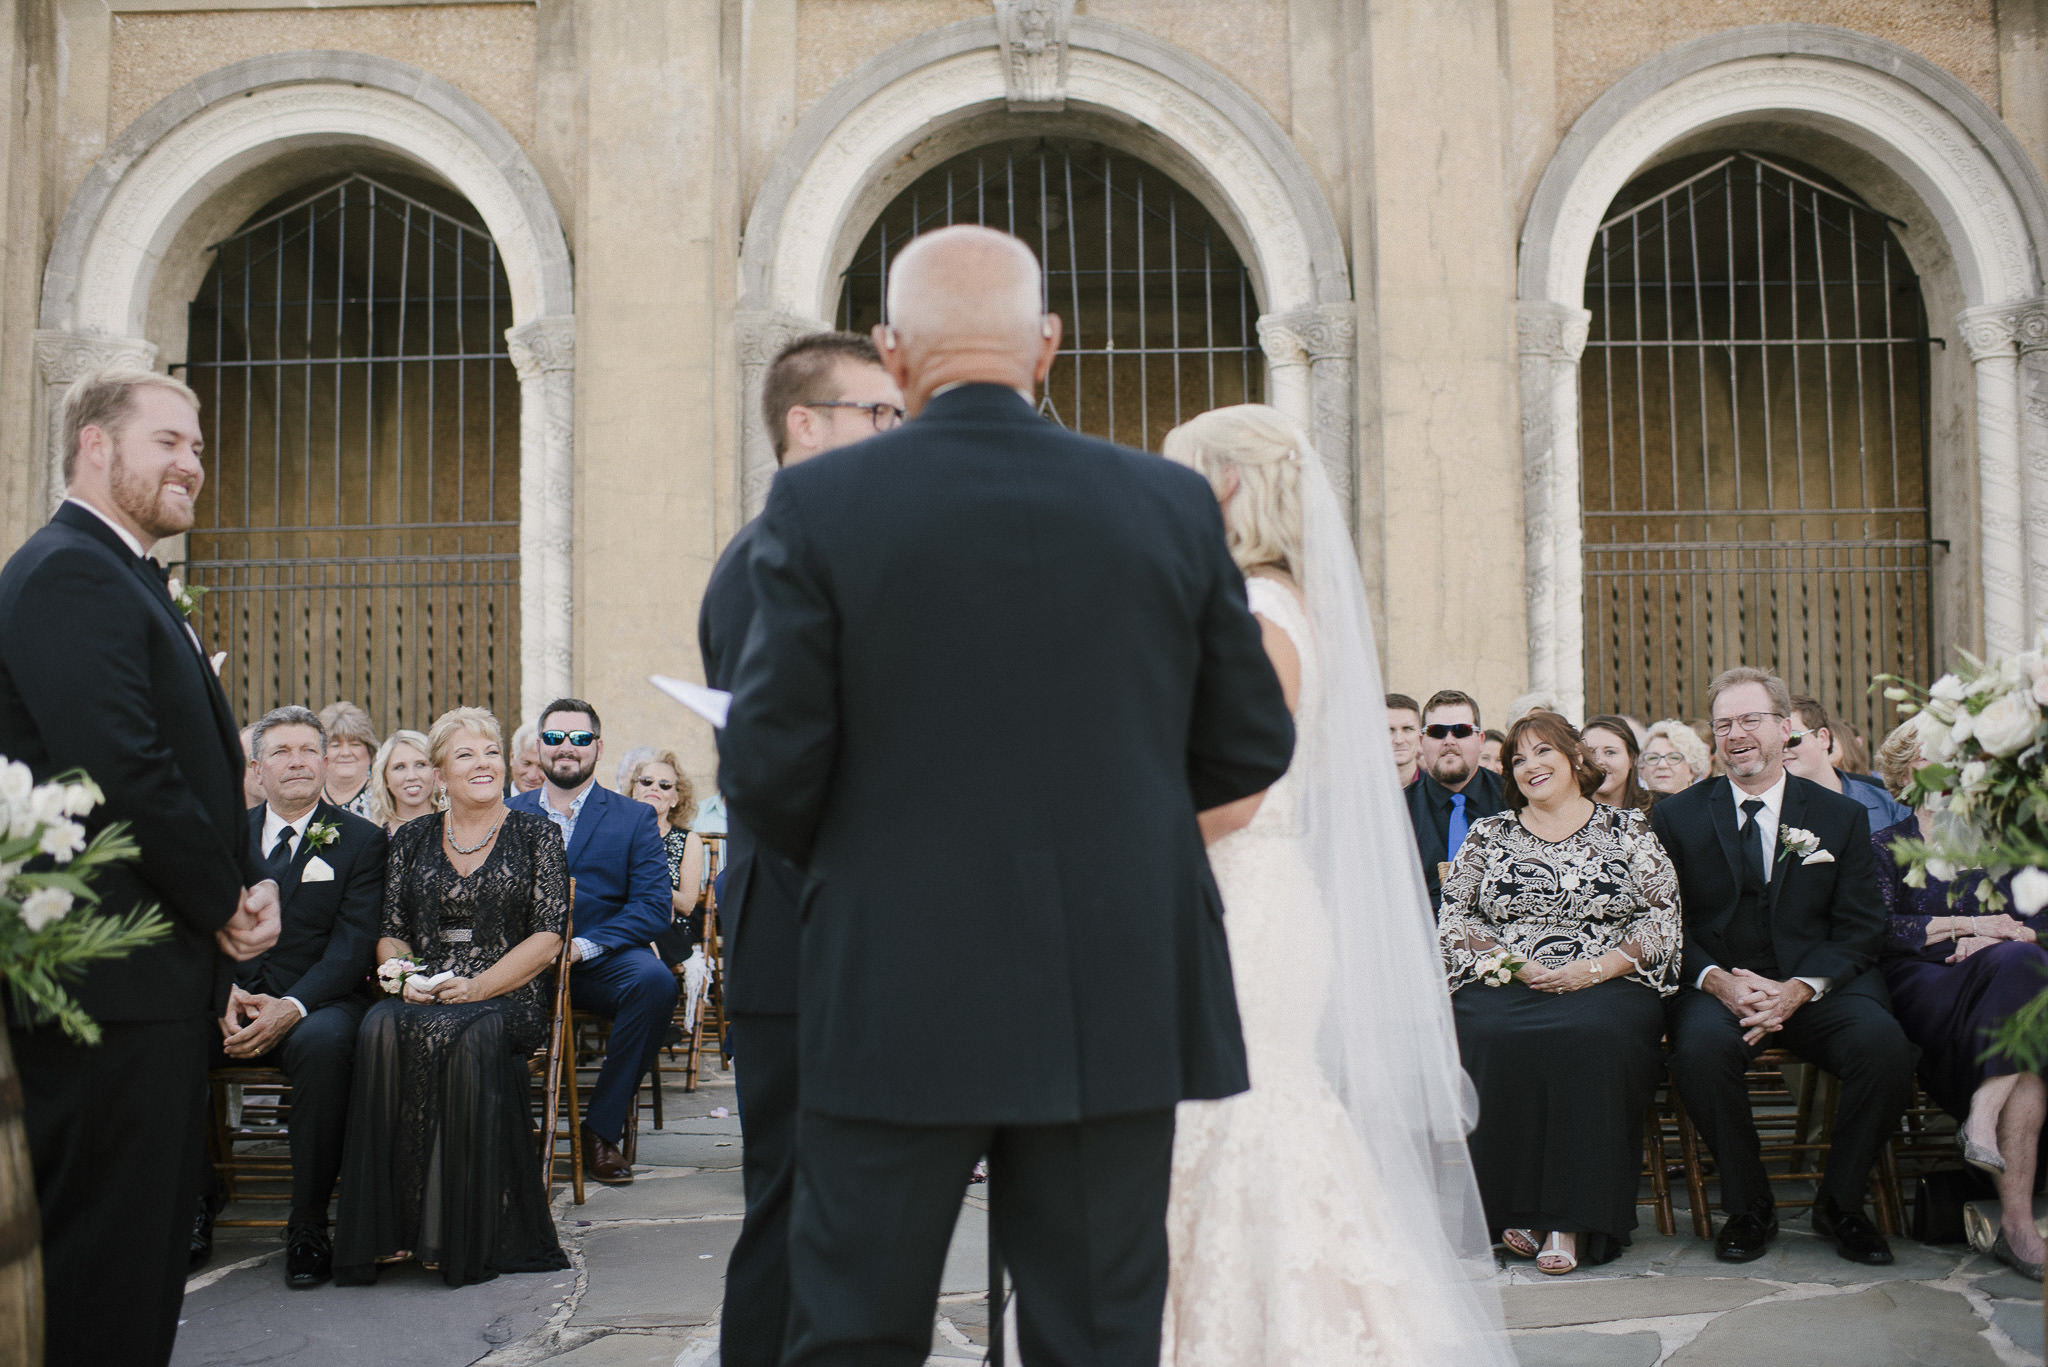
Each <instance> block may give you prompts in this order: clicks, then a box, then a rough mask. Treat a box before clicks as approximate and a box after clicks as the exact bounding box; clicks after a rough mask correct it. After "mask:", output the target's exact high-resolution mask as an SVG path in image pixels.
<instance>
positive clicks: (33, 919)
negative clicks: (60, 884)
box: [21, 888, 71, 930]
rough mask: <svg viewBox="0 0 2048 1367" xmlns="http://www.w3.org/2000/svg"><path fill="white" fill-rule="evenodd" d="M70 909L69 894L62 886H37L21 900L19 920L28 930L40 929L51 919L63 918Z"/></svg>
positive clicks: (59, 919) (58, 919)
mask: <svg viewBox="0 0 2048 1367" xmlns="http://www.w3.org/2000/svg"><path fill="white" fill-rule="evenodd" d="M70 910H71V894H70V893H68V892H66V891H64V889H62V888H37V889H36V890H35V891H34V892H32V893H30V894H29V895H28V896H27V897H24V898H23V899H22V901H21V920H22V924H24V925H26V926H27V927H28V928H29V929H30V930H41V929H42V928H43V927H44V926H46V925H48V924H50V922H52V921H61V920H63V919H64V913H65V912H67V911H70Z"/></svg>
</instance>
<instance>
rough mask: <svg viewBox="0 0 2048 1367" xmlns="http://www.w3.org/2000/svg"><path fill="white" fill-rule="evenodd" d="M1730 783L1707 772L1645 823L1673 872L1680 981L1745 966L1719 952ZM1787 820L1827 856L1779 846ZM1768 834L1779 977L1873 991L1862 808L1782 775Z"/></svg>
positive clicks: (1730, 903) (1873, 890) (1736, 860)
mask: <svg viewBox="0 0 2048 1367" xmlns="http://www.w3.org/2000/svg"><path fill="white" fill-rule="evenodd" d="M1731 787H1732V785H1731V784H1730V783H1729V781H1728V780H1727V779H1726V778H1711V779H1708V780H1706V781H1705V782H1703V783H1695V784H1694V785H1693V786H1692V787H1690V788H1688V789H1686V790H1685V791H1684V792H1682V793H1674V794H1673V795H1672V796H1670V797H1667V798H1665V799H1664V800H1663V801H1661V802H1659V803H1658V804H1657V805H1656V806H1654V807H1652V808H1651V809H1650V829H1651V830H1652V831H1654V832H1656V835H1657V839H1658V840H1660V841H1662V842H1663V844H1664V849H1665V852H1666V853H1668V854H1669V855H1670V856H1671V863H1672V865H1673V866H1674V867H1675V868H1676V869H1677V870H1678V893H1679V902H1680V906H1681V909H1682V911H1683V914H1684V918H1685V965H1684V969H1683V972H1684V980H1685V983H1686V985H1687V986H1691V985H1692V984H1694V983H1696V982H1698V981H1699V977H1700V974H1702V973H1704V972H1706V971H1707V970H1708V969H1709V968H1714V967H1720V968H1750V967H1755V965H1750V964H1740V963H1730V962H1729V961H1728V958H1727V957H1726V955H1727V953H1728V947H1727V946H1728V942H1727V935H1728V928H1729V921H1730V919H1731V918H1732V917H1733V916H1734V914H1735V904H1736V901H1737V899H1738V898H1739V897H1740V895H1741V891H1742V843H1741V836H1740V834H1739V831H1738V816H1737V813H1736V809H1735V799H1734V798H1733V796H1731V794H1730V788H1731ZM1787 826H1797V827H1799V828H1800V829H1802V830H1806V831H1811V832H1812V833H1813V834H1814V835H1815V836H1817V837H1818V838H1819V840H1820V847H1821V849H1823V850H1825V851H1827V852H1828V853H1830V854H1832V855H1833V856H1834V859H1833V860H1832V861H1831V862H1818V863H1806V862H1804V861H1803V860H1802V858H1801V857H1800V856H1799V855H1796V854H1793V853H1792V852H1791V851H1790V850H1787V849H1786V848H1785V845H1784V839H1783V835H1784V831H1785V828H1786V827H1787ZM1778 831H1779V841H1778V847H1777V849H1776V850H1775V851H1773V852H1772V854H1773V859H1772V864H1771V883H1770V892H1769V894H1768V902H1767V905H1768V907H1769V909H1770V917H1771V945H1772V953H1773V954H1774V955H1775V956H1776V958H1777V961H1778V971H1779V972H1780V973H1781V974H1783V975H1784V976H1785V977H1786V978H1831V979H1833V980H1834V981H1833V983H1832V985H1831V990H1832V991H1838V992H1839V991H1858V992H1865V993H1871V994H1874V995H1878V996H1882V995H1883V987H1882V983H1881V980H1880V979H1879V978H1878V977H1877V975H1876V974H1874V973H1869V972H1868V970H1870V969H1871V968H1873V967H1874V966H1875V965H1876V963H1877V950H1878V944H1879V941H1880V940H1881V939H1882V938H1883V935H1884V921H1885V913H1884V900H1883V897H1882V895H1881V894H1880V892H1879V891H1878V885H1877V875H1876V866H1875V864H1874V863H1873V860H1872V855H1871V848H1870V818H1869V816H1868V815H1867V814H1866V813H1865V812H1864V810H1863V804H1862V803H1860V802H1858V801H1856V799H1854V798H1852V797H1844V796H1842V795H1841V794H1840V793H1831V792H1829V791H1828V790H1827V789H1825V788H1823V787H1821V786H1820V785H1819V784H1818V783H1810V782H1808V781H1807V780H1806V779H1803V778H1799V777H1797V776H1795V775H1787V776H1786V779H1785V805H1784V807H1783V808H1782V809H1781V810H1780V811H1779V813H1778ZM1866 975H1867V977H1866Z"/></svg>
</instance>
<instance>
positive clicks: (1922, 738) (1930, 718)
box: [1913, 712, 1956, 764]
mask: <svg viewBox="0 0 2048 1367" xmlns="http://www.w3.org/2000/svg"><path fill="white" fill-rule="evenodd" d="M1913 734H1914V736H1915V737H1916V738H1917V739H1918V740H1919V742H1920V753H1921V754H1922V755H1924V756H1926V758H1927V761H1928V762H1929V763H1930V764H1946V763H1947V762H1948V761H1949V760H1951V759H1953V758H1954V757H1955V753H1956V743H1955V741H1954V739H1953V738H1951V736H1950V735H1949V728H1948V723H1947V722H1945V721H1943V720H1942V719H1941V718H1940V717H1937V716H1936V715H1935V714H1934V713H1932V712H1922V713H1920V714H1919V715H1918V716H1916V717H1914V718H1913Z"/></svg>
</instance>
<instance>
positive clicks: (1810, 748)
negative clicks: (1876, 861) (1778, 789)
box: [1785, 694, 1913, 831]
mask: <svg viewBox="0 0 2048 1367" xmlns="http://www.w3.org/2000/svg"><path fill="white" fill-rule="evenodd" d="M1834 740H1835V736H1834V724H1833V722H1832V720H1831V719H1830V718H1829V716H1828V710H1827V708H1825V707H1823V706H1822V705H1821V701H1820V699H1819V698H1809V697H1806V696H1805V695H1803V694H1801V695H1796V696H1794V697H1793V699H1792V734H1791V735H1789V736H1787V737H1786V738H1785V772H1786V773H1788V774H1796V775H1797V776H1798V777H1800V778H1803V779H1806V780H1807V781H1809V782H1811V783H1818V784H1819V785H1820V786H1821V787H1823V788H1825V789H1827V790H1828V791H1829V792H1831V793H1841V794H1842V795H1843V796H1845V797H1853V798H1855V799H1856V800H1857V801H1858V802H1860V803H1862V804H1863V810H1864V811H1866V812H1868V813H1869V814H1870V829H1871V830H1873V831H1881V830H1883V829H1884V828H1885V827H1887V826H1896V825H1898V824H1899V823H1900V822H1901V821H1904V820H1905V819H1906V818H1907V817H1909V816H1911V815H1912V814H1913V809H1912V808H1911V807H1908V806H1906V805H1905V804H1904V803H1903V802H1900V801H1899V800H1898V799H1896V798H1894V797H1893V796H1892V795H1891V793H1890V792H1888V791H1886V789H1885V786H1884V785H1883V784H1882V783H1879V782H1878V781H1877V780H1876V779H1874V778H1869V777H1866V776H1864V775H1860V774H1851V773H1846V772H1844V771H1842V770H1840V769H1837V768H1836V767H1835V765H1834V761H1833V760H1831V759H1830V758H1829V757H1828V756H1829V752H1830V751H1832V750H1833V749H1834V748H1835V746H1834Z"/></svg>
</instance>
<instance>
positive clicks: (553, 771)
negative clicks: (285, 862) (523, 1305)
mask: <svg viewBox="0 0 2048 1367" xmlns="http://www.w3.org/2000/svg"><path fill="white" fill-rule="evenodd" d="M539 724H540V765H541V769H542V771H543V772H544V773H545V775H546V780H547V781H546V782H544V783H543V784H541V786H540V787H538V788H536V789H534V790H533V791H532V792H527V793H520V794H518V795H517V796H515V797H513V798H511V799H509V800H508V801H507V803H506V806H508V807H513V808H516V809H518V810H520V811H526V812H538V813H540V814H541V815H543V816H545V817H547V818H548V819H549V820H550V821H552V822H554V823H555V825H556V826H558V827H559V828H561V832H562V843H563V844H564V845H565V846H567V847H568V851H569V876H570V877H571V878H573V879H575V880H576V906H575V908H574V915H575V924H574V927H573V931H572V933H573V936H574V939H573V942H572V945H571V948H570V951H569V957H570V962H572V963H573V964H575V968H574V969H573V970H572V971H571V972H570V974H569V999H570V1001H571V1003H573V1004H574V1006H575V1007H576V1009H577V1010H579V1011H593V1012H596V1013H597V1014H598V1015H601V1016H607V1017H609V1018H610V1019H611V1023H612V1030H611V1041H610V1043H609V1045H608V1046H607V1047H606V1049H605V1056H604V1066H603V1067H602V1068H601V1069H599V1071H598V1074H597V1085H596V1086H595V1087H593V1088H592V1089H591V1092H590V1101H589V1104H588V1105H587V1106H585V1107H584V1111H583V1165H584V1170H585V1171H586V1172H588V1173H589V1174H590V1175H591V1176H592V1177H595V1178H596V1179H597V1180H598V1181H600V1182H611V1183H625V1182H630V1181H632V1180H633V1167H632V1165H631V1164H630V1163H628V1162H627V1161H626V1156H625V1154H624V1153H623V1152H621V1148H622V1146H623V1144H624V1142H625V1134H626V1108H627V1106H628V1105H629V1104H630V1103H631V1102H632V1100H633V1093H634V1092H635V1091H636V1090H637V1089H638V1088H639V1086H640V1079H641V1078H643V1077H645V1076H647V1072H648V1070H649V1069H650V1068H652V1067H653V1066H654V1056H655V1055H656V1054H657V1053H658V1052H660V1050H661V1042H662V1039H663V1037H664V1035H665V1033H666V1031H667V1028H668V1023H669V1018H670V1017H671V1016H672V1015H673V1014H674V1012H675V1007H676V978H675V974H674V973H672V972H670V971H669V969H668V967H667V966H666V965H665V964H663V963H662V962H661V960H660V958H658V957H657V956H656V955H655V953H654V950H653V949H652V948H650V947H649V942H650V941H651V940H653V939H654V937H655V936H656V935H659V934H660V933H661V932H662V931H664V930H666V929H667V928H668V923H669V917H670V913H671V910H672V906H671V902H670V898H669V881H668V857H667V855H666V854H665V853H664V852H663V850H662V845H661V829H660V827H659V826H658V825H657V824H656V821H655V816H654V809H653V808H652V807H650V806H648V805H647V804H646V803H644V802H635V801H633V800H632V799H631V798H627V797H621V796H620V795H619V794H617V793H614V792H612V791H611V790H610V789H609V788H604V787H600V786H599V785H598V784H597V783H596V781H595V779H596V775H597V764H598V760H599V759H601V758H602V757H603V755H604V737H603V733H602V732H603V724H602V723H601V722H600V721H599V720H598V716H597V709H596V708H594V707H592V706H591V705H590V704H589V703H587V702H584V701H583V700H582V699H581V698H557V699H556V700H555V701H554V702H551V703H549V704H548V705H547V706H546V707H545V708H543V709H542V711H541V714H540V723H539Z"/></svg>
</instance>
